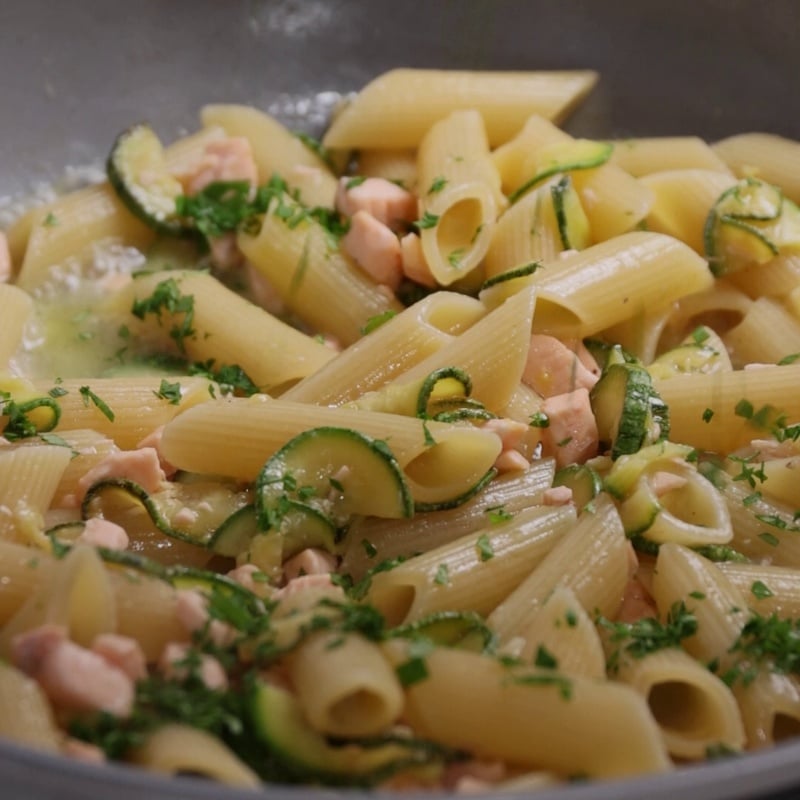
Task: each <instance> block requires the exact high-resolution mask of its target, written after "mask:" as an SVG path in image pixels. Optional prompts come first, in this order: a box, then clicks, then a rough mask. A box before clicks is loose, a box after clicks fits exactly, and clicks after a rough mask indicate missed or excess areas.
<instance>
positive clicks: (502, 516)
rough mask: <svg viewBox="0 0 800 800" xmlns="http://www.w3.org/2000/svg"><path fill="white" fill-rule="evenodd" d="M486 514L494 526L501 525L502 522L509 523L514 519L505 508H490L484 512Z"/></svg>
mask: <svg viewBox="0 0 800 800" xmlns="http://www.w3.org/2000/svg"><path fill="white" fill-rule="evenodd" d="M483 513H484V514H488V516H489V522H491V523H492V525H499V524H500V523H501V522H508V520H510V519H514V515H513V514H512V513H511V512H510V511H507V510H506V508H505V506H489V507H488V508H485V509H484V510H483Z"/></svg>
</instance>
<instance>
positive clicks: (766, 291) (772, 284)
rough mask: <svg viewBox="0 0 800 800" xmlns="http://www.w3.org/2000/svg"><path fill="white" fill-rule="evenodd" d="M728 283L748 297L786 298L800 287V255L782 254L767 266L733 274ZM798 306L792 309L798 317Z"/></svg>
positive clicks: (757, 265)
mask: <svg viewBox="0 0 800 800" xmlns="http://www.w3.org/2000/svg"><path fill="white" fill-rule="evenodd" d="M727 279H728V281H729V282H730V283H732V284H733V285H734V286H737V287H738V288H739V289H741V290H742V291H743V292H745V294H747V295H748V297H752V298H754V299H755V298H757V297H761V296H767V297H779V298H782V297H785V296H786V295H789V294H790V293H791V292H793V291H794V290H796V289H797V287H798V286H800V255H798V254H797V253H781V254H780V255H778V256H775V258H773V259H772V260H770V261H767V263H766V264H753V265H752V266H749V267H745V268H744V269H740V270H737V271H736V272H732V273H731V274H730V275H729V276H728V278H727ZM797 308H798V306H797V304H794V307H793V308H792V311H793V313H794V314H795V316H796V315H797Z"/></svg>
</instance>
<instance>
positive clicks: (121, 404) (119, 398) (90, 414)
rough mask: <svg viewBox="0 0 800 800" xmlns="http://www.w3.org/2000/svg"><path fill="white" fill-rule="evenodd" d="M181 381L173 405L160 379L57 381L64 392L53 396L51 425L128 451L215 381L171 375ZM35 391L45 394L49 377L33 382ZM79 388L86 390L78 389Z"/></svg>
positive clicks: (205, 394) (201, 399) (206, 393)
mask: <svg viewBox="0 0 800 800" xmlns="http://www.w3.org/2000/svg"><path fill="white" fill-rule="evenodd" d="M170 381H172V382H177V383H179V384H180V400H179V402H178V403H177V404H175V403H173V402H171V401H170V400H169V399H167V398H164V397H162V396H161V394H160V391H161V378H160V377H132V378H92V379H91V380H86V381H84V380H78V379H74V378H68V379H66V380H63V381H61V382H60V383H57V384H56V386H57V388H58V389H59V390H63V392H65V394H62V395H61V396H60V397H58V404H59V405H60V406H61V420H60V422H59V424H58V426H57V428H56V430H57V431H58V432H59V434H60V433H61V432H62V431H72V430H86V429H91V430H94V431H97V432H99V433H101V434H103V435H105V436H107V437H108V438H110V439H113V440H114V442H115V443H116V444H117V445H118V446H119V447H121V448H123V449H133V448H135V447H136V446H137V444H138V443H139V442H141V441H142V439H144V438H145V436H147V435H148V434H150V433H153V431H155V430H156V429H157V428H159V427H160V426H162V425H165V424H166V423H167V422H168V421H169V420H171V419H173V417H175V416H176V415H178V414H180V413H181V412H182V411H184V410H185V409H187V408H190V407H191V406H193V405H195V404H197V403H202V402H205V401H206V400H208V399H210V397H211V391H212V390H213V389H214V384H213V383H212V382H211V381H209V380H208V379H206V378H199V377H183V376H180V377H177V376H175V377H172V378H170ZM35 386H36V391H37V393H38V394H39V395H46V394H47V393H48V392H49V391H50V389H52V388H53V382H52V381H37V382H36V383H35ZM82 388H84V389H86V390H87V391H83V392H82V391H81V389H82ZM90 392H91V394H93V395H94V396H95V397H96V398H98V399H99V401H100V403H101V404H104V405H105V406H106V407H107V408H108V409H109V410H110V412H111V414H110V415H108V414H107V413H106V412H104V411H103V410H102V409H101V407H100V405H99V404H98V403H97V402H95V400H93V399H92V398H91V394H89V393H90ZM112 417H113V419H112Z"/></svg>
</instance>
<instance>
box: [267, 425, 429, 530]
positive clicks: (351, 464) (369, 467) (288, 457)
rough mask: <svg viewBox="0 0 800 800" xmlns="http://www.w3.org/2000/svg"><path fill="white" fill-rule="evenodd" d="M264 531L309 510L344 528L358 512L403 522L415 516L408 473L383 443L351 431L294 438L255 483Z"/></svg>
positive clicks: (319, 431) (328, 431) (325, 429)
mask: <svg viewBox="0 0 800 800" xmlns="http://www.w3.org/2000/svg"><path fill="white" fill-rule="evenodd" d="M255 505H256V512H257V515H258V524H259V528H260V529H261V530H263V531H267V530H271V529H280V527H281V524H282V522H283V519H284V518H285V517H286V516H287V514H290V513H292V512H296V511H297V510H298V508H302V507H308V508H311V509H313V510H314V511H316V512H318V513H319V514H322V515H323V516H324V517H327V518H329V519H331V520H332V521H333V523H334V524H335V525H336V526H338V527H341V526H343V525H344V524H346V522H347V521H348V520H349V518H350V516H351V515H353V514H363V515H368V516H376V517H384V518H387V519H398V518H400V517H410V516H412V514H413V513H414V503H413V500H412V498H411V493H410V492H409V489H408V485H407V483H406V479H405V476H404V475H403V471H402V470H401V468H400V465H399V464H398V463H397V459H395V457H394V455H393V453H392V451H391V450H390V449H389V447H388V446H387V445H386V443H385V442H382V441H380V440H378V439H373V438H371V437H369V436H367V435H365V434H363V433H360V432H359V431H356V430H352V429H351V428H333V427H322V428H312V429H311V430H308V431H304V432H303V433H301V434H299V435H298V436H295V437H294V439H292V440H291V441H289V442H287V444H285V445H284V446H283V447H282V448H281V449H280V450H278V452H277V453H275V454H274V455H273V456H272V457H271V458H270V459H269V460H268V461H267V463H266V464H265V465H264V467H263V469H262V470H261V472H260V473H259V475H258V478H257V480H256V495H255Z"/></svg>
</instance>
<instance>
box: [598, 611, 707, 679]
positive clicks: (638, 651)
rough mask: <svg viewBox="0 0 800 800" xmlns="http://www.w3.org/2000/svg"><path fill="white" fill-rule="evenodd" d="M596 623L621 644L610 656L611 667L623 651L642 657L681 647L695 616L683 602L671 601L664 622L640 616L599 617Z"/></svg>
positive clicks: (691, 630)
mask: <svg viewBox="0 0 800 800" xmlns="http://www.w3.org/2000/svg"><path fill="white" fill-rule="evenodd" d="M598 624H599V625H601V626H602V627H603V628H605V629H606V630H608V631H609V632H610V641H611V642H612V643H614V644H618V645H620V646H619V648H618V649H617V650H615V651H614V652H613V653H612V654H611V656H610V657H609V660H608V667H609V669H611V670H614V669H617V668H618V666H619V658H620V655H621V653H623V652H624V653H625V654H627V655H629V656H631V657H633V658H644V657H645V656H646V655H649V654H650V653H655V652H656V651H658V650H663V649H665V648H669V647H680V644H681V642H682V641H683V640H684V639H686V638H688V637H689V636H693V635H694V634H695V633H696V632H697V617H695V615H694V614H693V613H692V612H691V611H689V609H687V608H686V605H685V604H684V603H683V601H679V602H676V603H673V605H672V607H671V608H670V610H669V612H668V613H667V619H666V621H665V622H661V621H659V620H658V619H656V618H655V617H643V618H642V619H638V620H636V621H635V622H611V621H610V620H608V619H606V618H605V617H600V618H599V619H598Z"/></svg>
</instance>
